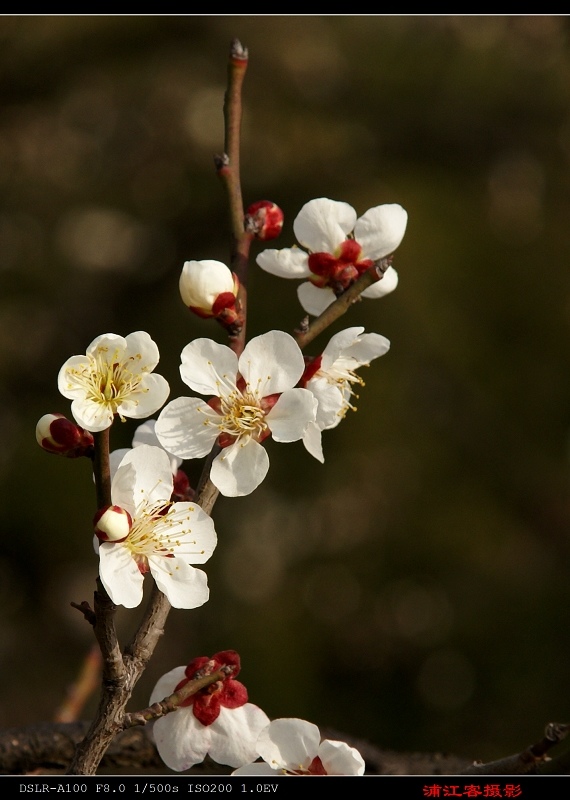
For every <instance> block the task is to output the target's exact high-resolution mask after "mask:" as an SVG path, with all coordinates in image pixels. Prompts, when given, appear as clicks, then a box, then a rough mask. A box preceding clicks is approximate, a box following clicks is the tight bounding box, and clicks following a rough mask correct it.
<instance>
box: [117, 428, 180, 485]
mask: <svg viewBox="0 0 570 800" xmlns="http://www.w3.org/2000/svg"><path fill="white" fill-rule="evenodd" d="M155 426H156V420H155V419H148V420H147V421H146V422H143V423H142V424H141V425H139V426H138V428H137V429H136V431H135V433H134V436H133V447H140V446H141V444H148V445H150V446H151V447H160V449H161V450H164V447H163V446H162V445H161V443H160V442H159V441H158V436H157V435H156V433H155V431H154V429H155ZM130 451H131V448H130V447H121V448H119V449H118V450H113V451H112V452H111V453H110V454H109V462H110V466H111V477H113V475H114V474H115V472H116V471H117V469H118V468H119V464H120V463H121V461H122V460H123V458H124V457H125V456H126V455H127V453H129V452H130ZM164 452H165V453H166V455H167V456H168V457H169V459H170V467H171V469H172V474H173V475H176V473H177V472H178V470H179V468H180V466H181V464H182V461H183V459H181V458H178V456H175V455H173V454H172V453H169V452H168V451H167V450H164Z"/></svg>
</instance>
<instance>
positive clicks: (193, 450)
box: [154, 397, 220, 458]
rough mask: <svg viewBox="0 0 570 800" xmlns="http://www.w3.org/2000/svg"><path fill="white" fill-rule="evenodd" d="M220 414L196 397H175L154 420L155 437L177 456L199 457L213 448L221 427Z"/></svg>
mask: <svg viewBox="0 0 570 800" xmlns="http://www.w3.org/2000/svg"><path fill="white" fill-rule="evenodd" d="M219 419H220V416H219V414H217V413H216V412H215V411H214V410H213V409H211V408H210V406H209V405H207V404H206V403H205V402H204V401H203V400H200V399H199V398H197V397H177V398H176V400H172V402H170V403H168V405H167V406H165V407H164V408H163V410H162V412H161V414H160V416H159V418H158V420H157V421H156V426H155V429H154V430H155V433H156V435H157V437H158V441H159V442H160V443H161V445H162V446H163V447H164V449H165V450H168V452H169V453H174V455H176V456H179V457H180V458H201V457H202V456H205V455H207V454H208V453H209V452H210V450H211V449H212V447H213V445H214V442H215V441H216V439H217V437H218V435H219V433H220V431H219V430H218V428H217V427H216V423H217V421H219Z"/></svg>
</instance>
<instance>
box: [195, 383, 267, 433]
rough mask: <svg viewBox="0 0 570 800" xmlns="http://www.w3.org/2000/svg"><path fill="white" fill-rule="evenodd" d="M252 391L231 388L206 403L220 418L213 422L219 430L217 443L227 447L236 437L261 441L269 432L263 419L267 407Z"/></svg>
mask: <svg viewBox="0 0 570 800" xmlns="http://www.w3.org/2000/svg"><path fill="white" fill-rule="evenodd" d="M262 403H263V401H260V400H259V399H258V398H257V397H256V396H255V395H254V394H253V393H252V392H249V391H247V388H246V389H245V391H243V392H242V391H240V390H239V389H237V388H236V389H232V391H230V392H229V393H228V394H226V395H225V396H222V397H213V398H212V399H211V400H209V401H208V405H209V406H210V407H211V408H213V409H214V410H215V411H217V412H218V414H219V415H220V419H219V420H216V422H215V423H214V424H215V425H216V427H217V428H218V429H219V431H220V439H219V443H220V445H221V446H222V447H227V446H228V445H229V444H232V443H233V442H235V441H236V440H237V439H240V438H246V439H248V440H249V439H251V438H253V439H255V440H256V441H258V442H259V441H262V440H263V439H265V438H266V436H267V435H268V433H269V428H268V426H267V423H266V421H265V415H266V413H267V411H268V410H269V409H268V408H267V409H266V408H264V407H262Z"/></svg>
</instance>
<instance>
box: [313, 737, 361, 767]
mask: <svg viewBox="0 0 570 800" xmlns="http://www.w3.org/2000/svg"><path fill="white" fill-rule="evenodd" d="M319 758H320V759H321V762H322V765H323V767H324V768H325V771H326V773H327V775H364V767H365V766H366V765H365V763H364V759H363V758H362V756H361V755H360V753H359V752H358V750H357V749H356V748H355V747H350V746H349V745H348V744H346V742H336V741H333V740H332V739H325V740H324V741H323V742H321V744H320V746H319Z"/></svg>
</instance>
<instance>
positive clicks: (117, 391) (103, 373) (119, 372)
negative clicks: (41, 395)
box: [69, 347, 145, 414]
mask: <svg viewBox="0 0 570 800" xmlns="http://www.w3.org/2000/svg"><path fill="white" fill-rule="evenodd" d="M141 358H142V356H141V354H140V353H137V354H136V355H133V356H129V358H128V359H127V360H126V361H121V360H120V356H119V352H118V351H117V350H115V352H114V353H113V355H112V357H110V356H109V348H108V347H98V348H97V350H96V351H95V355H89V356H88V360H89V363H88V364H87V365H85V366H83V367H80V368H76V367H72V368H71V369H70V370H69V372H70V378H71V380H72V381H73V382H74V383H75V384H76V385H79V386H82V387H83V388H84V390H85V392H86V394H87V397H88V399H89V400H91V401H92V402H94V403H99V404H101V405H104V406H106V407H107V408H108V409H109V410H110V411H111V412H112V413H113V414H116V413H117V408H118V407H119V406H120V405H121V403H123V402H124V400H125V399H126V398H127V397H129V396H130V395H132V394H133V392H135V391H136V390H137V389H138V386H139V384H140V382H141V379H142V374H141V371H140V368H139V370H138V371H136V370H135V367H136V366H138V365H137V362H139V361H140V360H141ZM144 371H145V370H143V372H144ZM139 391H140V390H139Z"/></svg>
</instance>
